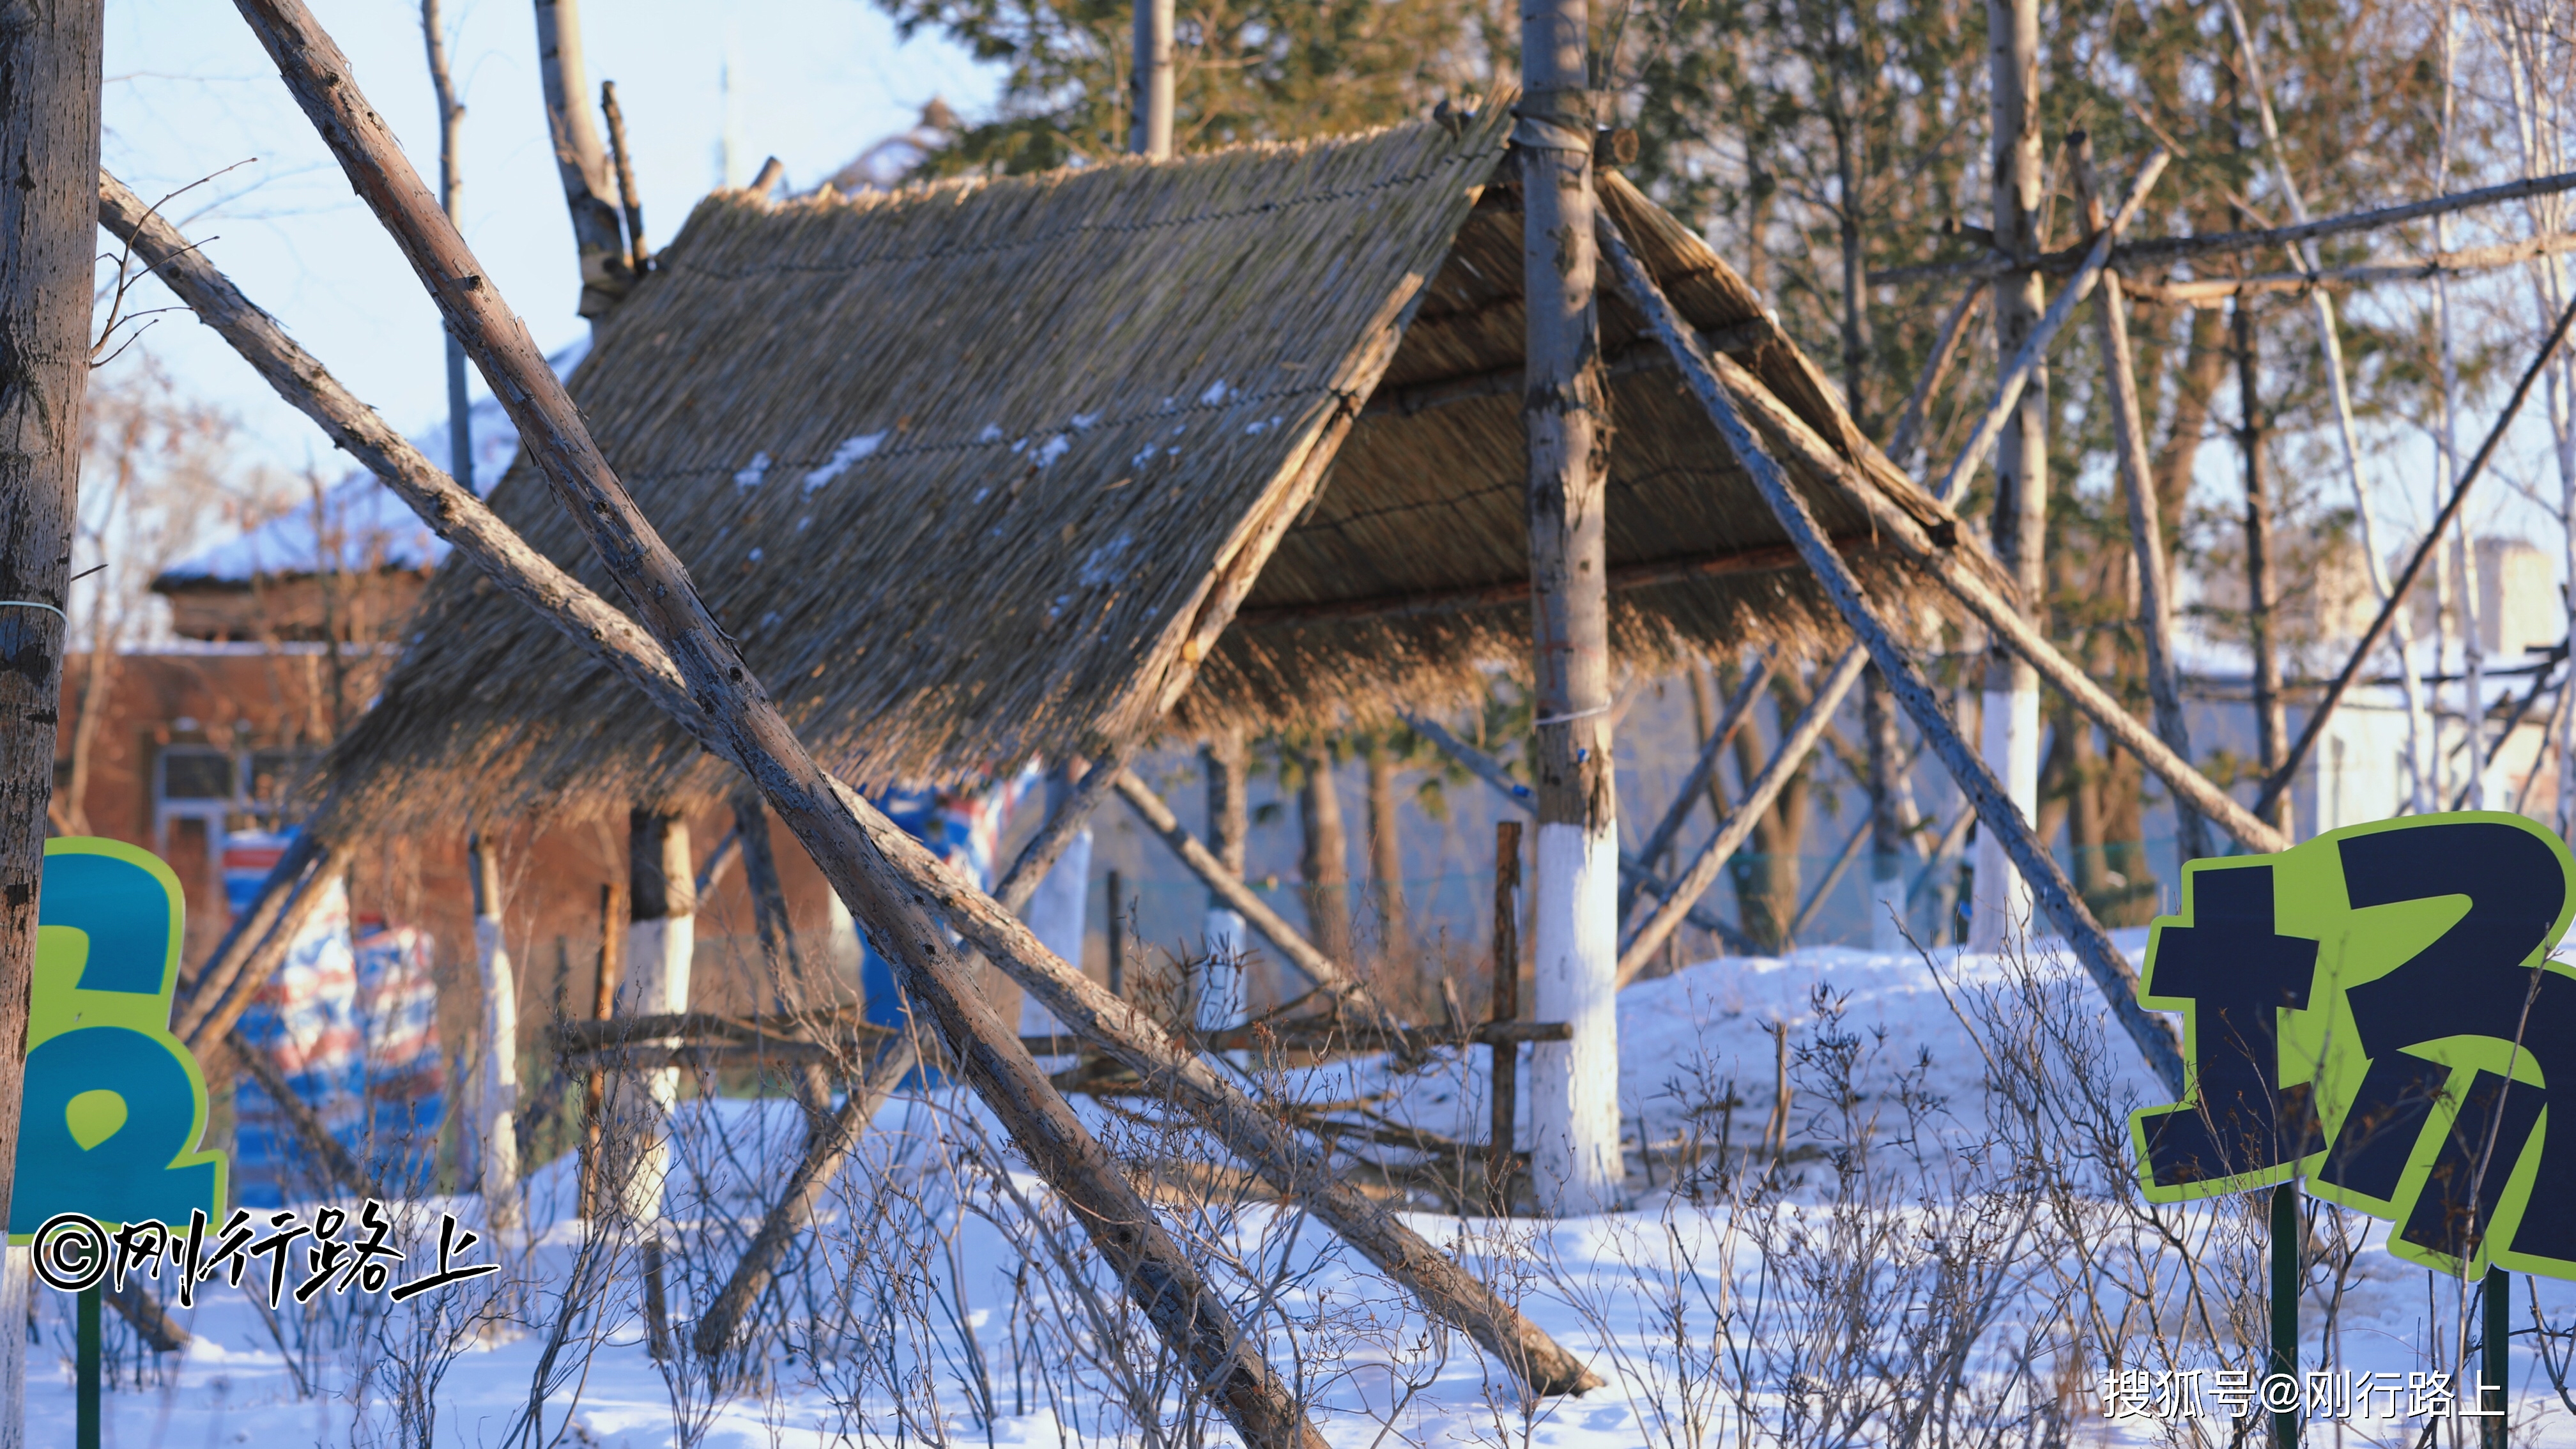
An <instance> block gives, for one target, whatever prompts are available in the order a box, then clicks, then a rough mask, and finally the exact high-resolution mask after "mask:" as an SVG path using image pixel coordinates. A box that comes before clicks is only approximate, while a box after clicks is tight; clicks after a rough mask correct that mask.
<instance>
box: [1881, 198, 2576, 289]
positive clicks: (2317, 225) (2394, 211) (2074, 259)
mask: <svg viewBox="0 0 2576 1449" xmlns="http://www.w3.org/2000/svg"><path fill="white" fill-rule="evenodd" d="M2562 191H2576V171H2562V172H2559V173H2557V174H2556V175H2553V176H2533V177H2528V178H2525V179H2523V180H2520V181H2507V182H2503V183H2501V184H2499V185H2495V186H2483V187H2480V188H2478V189H2477V190H2475V191H2457V192H2452V193H2450V194H2448V195H2443V196H2431V197H2426V198H2424V199H2423V200H2421V201H2408V202H2401V203H2399V204H2398V205H2395V206H2379V207H2373V208H2371V209H2370V210H2368V211H2354V212H2346V213H2345V214H2343V215H2341V216H2322V217H2318V218H2317V219H2316V220H2314V221H2304V222H2298V223H2295V224H2293V225H2290V226H2276V227H2268V228H2265V229H2263V230H2261V231H2224V232H2208V233H2204V234H2201V235H2196V236H2167V237H2151V238H2149V239H2148V240H2146V241H2135V242H2130V243H2128V244H2126V245H2124V246H2122V247H2120V248H2118V249H2117V250H2116V251H2114V252H2113V253H2112V254H2111V263H2112V265H2114V266H2117V267H2121V268H2124V269H2127V270H2131V271H2144V270H2150V269H2153V268H2156V267H2163V266H2170V265H2172V264H2173V263H2175V262H2179V261H2186V260H2190V259H2192V258H2197V257H2216V256H2230V255H2233V254H2235V253H2238V252H2258V251H2269V250H2271V249H2273V248H2275V247H2296V246H2301V245H2303V244H2305V243H2307V242H2311V241H2315V240H2318V239H2320V238H2323V237H2330V236H2347V235H2350V234H2352V233H2354V232H2364V231H2382V230H2385V229H2386V228H2389V227H2392V226H2403V225H2405V224H2406V223H2408V222H2410V221H2422V220H2424V219H2426V218H2428V217H2435V216H2447V215H2450V214H2452V213H2454V212H2461V211H2470V210H2474V209H2475V208H2477V207H2481V206H2501V205H2503V204H2505V203H2506V202H2511V201H2525V200H2529V199H2530V198H2532V197H2535V196H2555V195H2557V194H2558V193H2560V192H2562ZM2083 259H2084V249H2083V248H2082V247H2070V248H2068V249H2066V250H2064V251H2057V252H2050V253H2049V254H2048V255H2046V256H2044V257H2041V258H2039V260H2038V266H2039V269H2040V270H2041V271H2043V272H2053V273H2057V274H2060V275H2063V274H2065V273H2068V272H2072V271H2074V270H2075V269H2076V268H2077V267H2078V266H2080V265H2082V264H2083ZM2027 265H2028V264H2027V263H2024V262H2021V261H2018V260H2009V259H1982V260H1970V261H1956V262H1927V263H1924V264H1922V265H1920V266H1909V267H1889V268H1886V269H1885V270H1883V271H1876V272H1872V273H1870V274H1869V280H1870V284H1871V285H1873V286H1878V285H1883V284H1890V283H1897V282H1921V281H1929V280H1931V279H1933V278H1935V277H1998V276H2003V275H2006V274H2008V273H2011V272H2016V271H2021V270H2023V269H2024V268H2025V267H2026V266H2027ZM2394 270H2404V269H2394ZM2191 285H2194V286H2196V285H2197V284H2191ZM2215 285H2216V286H2218V287H2221V288H2225V289H2229V290H2232V289H2233V288H2234V287H2235V286H2236V283H2235V282H2234V281H2232V280H2230V281H2227V282H2224V283H2218V284H2215Z"/></svg>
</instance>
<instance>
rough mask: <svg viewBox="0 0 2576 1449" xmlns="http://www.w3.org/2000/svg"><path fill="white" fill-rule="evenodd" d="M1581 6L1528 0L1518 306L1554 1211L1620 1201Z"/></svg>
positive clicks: (1614, 812)
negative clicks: (1521, 308)
mask: <svg viewBox="0 0 2576 1449" xmlns="http://www.w3.org/2000/svg"><path fill="white" fill-rule="evenodd" d="M1586 9H1587V7H1586V5H1585V0H1522V4H1521V102H1520V123H1519V124H1518V125H1517V126H1515V127H1514V128H1513V130H1512V142H1513V145H1514V147H1515V148H1516V149H1517V150H1518V152H1519V156H1520V172H1521V226H1522V231H1521V277H1522V284H1523V291H1524V295H1525V296H1526V298H1527V300H1528V314H1529V315H1528V327H1529V331H1528V347H1527V357H1526V361H1525V363H1524V367H1523V376H1524V377H1525V379H1526V384H1525V386H1526V392H1525V394H1524V398H1523V402H1522V404H1521V421H1522V424H1523V426H1524V428H1525V429H1526V430H1527V433H1528V440H1529V521H1530V622H1531V626H1532V632H1533V634H1534V635H1535V638H1534V640H1533V643H1534V646H1535V647H1534V651H1533V653H1534V659H1533V674H1534V677H1535V680H1536V685H1537V688H1536V697H1535V703H1536V705H1537V708H1538V722H1537V742H1536V748H1535V750H1534V751H1533V752H1532V759H1533V762H1534V764H1535V766H1536V768H1535V769H1534V770H1533V771H1532V774H1533V775H1534V776H1535V780H1534V782H1533V783H1534V784H1535V786H1536V790H1535V793H1536V795H1537V811H1536V814H1537V816H1538V870H1537V877H1538V878H1537V883H1536V888H1535V889H1534V891H1533V892H1532V897H1531V911H1530V937H1531V943H1532V946H1533V948H1534V950H1535V956H1536V982H1537V987H1538V991H1537V995H1538V1001H1537V1003H1536V1005H1537V1009H1538V1019H1539V1020H1541V1021H1562V1022H1564V1023H1566V1024H1567V1025H1568V1026H1570V1027H1571V1028H1572V1029H1573V1033H1574V1034H1573V1037H1572V1039H1571V1040H1568V1041H1563V1042H1542V1043H1539V1044H1538V1045H1536V1046H1535V1047H1533V1048H1532V1049H1531V1053H1530V1067H1531V1070H1530V1162H1531V1168H1530V1180H1531V1183H1532V1185H1533V1186H1534V1187H1535V1189H1536V1191H1537V1194H1538V1201H1539V1205H1540V1207H1542V1208H1543V1209H1545V1210H1547V1211H1549V1212H1554V1213H1560V1214H1572V1213H1594V1212H1605V1211H1608V1210H1610V1209H1612V1208H1615V1207H1617V1206H1618V1205H1619V1202H1620V1199H1621V1195H1622V1186H1623V1179H1624V1176H1625V1168H1624V1164H1623V1162H1622V1160H1621V1156H1620V1151H1619V1024H1618V1010H1617V1005H1618V1003H1617V993H1618V972H1619V916H1618V909H1619V825H1618V798H1617V795H1616V793H1615V790H1614V783H1613V778H1612V775H1611V755H1610V746H1611V729H1610V704H1611V700H1610V600H1609V594H1608V592H1607V588H1606V584H1607V577H1608V576H1607V572H1606V570H1607V566H1608V565H1607V545H1606V541H1605V535H1604V533H1603V523H1604V520H1603V517H1602V504H1603V496H1602V495H1603V485H1604V483H1605V482H1606V479H1607V472H1608V468H1607V463H1608V459H1607V457H1606V456H1605V455H1606V452H1607V447H1606V445H1607V443H1608V429H1607V427H1606V426H1605V423H1606V417H1605V414H1606V413H1607V411H1608V405H1609V394H1608V389H1607V385H1606V382H1605V380H1604V378H1603V375H1602V371H1601V345H1600V344H1601V339H1600V333H1599V329H1598V325H1597V319H1596V314H1595V311H1594V298H1593V285H1594V270H1595V266H1596V264H1597V260H1598V258H1597V248H1598V243H1597V242H1596V241H1595V239H1594V236H1593V210H1594V202H1593V194H1592V139H1593V131H1594V127H1595V125H1596V124H1597V122H1596V119H1595V116H1594V112H1593V100H1592V94H1591V92H1590V90H1589V89H1588V86H1589V84H1590V82H1589V79H1588V75H1587V69H1586V54H1585V48H1586V44H1587V39H1588V37H1587V35H1586V32H1585V26H1586V21H1587V18H1588V17H1587V15H1586Z"/></svg>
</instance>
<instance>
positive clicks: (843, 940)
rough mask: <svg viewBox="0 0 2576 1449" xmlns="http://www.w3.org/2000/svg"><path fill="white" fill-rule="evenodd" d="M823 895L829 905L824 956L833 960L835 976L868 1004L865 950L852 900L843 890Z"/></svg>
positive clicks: (862, 1001) (830, 960) (857, 997)
mask: <svg viewBox="0 0 2576 1449" xmlns="http://www.w3.org/2000/svg"><path fill="white" fill-rule="evenodd" d="M823 898H824V900H825V902H826V903H827V904H828V905H829V906H830V911H829V914H828V916H827V917H826V919H825V922H824V927H823V952H824V959H826V960H828V961H829V962H831V964H832V971H833V976H834V979H835V980H836V981H838V982H839V983H840V984H841V985H843V986H845V987H847V988H849V990H850V993H851V995H852V996H853V997H854V998H856V999H857V1000H858V1001H859V1002H860V1003H862V1004H865V1002H866V1000H867V983H866V981H865V980H864V979H862V977H861V975H860V972H859V967H860V964H861V963H862V962H863V961H864V959H865V957H866V953H865V952H864V951H862V950H861V949H860V948H859V923H858V922H857V921H855V920H852V919H851V918H850V907H849V903H848V902H846V901H844V900H842V899H841V895H840V892H838V891H825V892H824V893H823Z"/></svg>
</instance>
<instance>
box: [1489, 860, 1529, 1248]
mask: <svg viewBox="0 0 2576 1449" xmlns="http://www.w3.org/2000/svg"><path fill="white" fill-rule="evenodd" d="M1520 893H1521V823H1520V822H1519V821H1517V820H1497V821H1495V822H1494V987H1493V1007H1492V1009H1491V1010H1490V1011H1488V1012H1487V1013H1486V1017H1487V1019H1488V1020H1490V1021H1492V1022H1493V1023H1495V1024H1496V1025H1500V1024H1502V1023H1504V1022H1507V1021H1517V1020H1519V1018H1520V1014H1521V914H1520V913H1521V903H1520ZM1491 1051H1492V1053H1493V1055H1492V1063H1493V1065H1492V1071H1491V1075H1490V1080H1489V1082H1488V1085H1487V1088H1486V1096H1487V1099H1488V1101H1487V1105H1488V1109H1489V1110H1488V1111H1487V1113H1486V1119H1487V1125H1486V1129H1485V1196H1486V1198H1487V1200H1488V1201H1490V1202H1491V1203H1492V1204H1493V1207H1492V1212H1493V1214H1494V1216H1496V1217H1498V1218H1507V1217H1510V1216H1511V1215H1512V1177H1513V1174H1514V1173H1516V1172H1517V1171H1518V1170H1519V1168H1520V1164H1521V1158H1520V1142H1519V1133H1518V1131H1517V1128H1518V1125H1519V1124H1518V1117H1519V1104H1520V1090H1521V1088H1520V1080H1521V1079H1520V1048H1519V1046H1517V1045H1516V1044H1514V1043H1511V1042H1501V1041H1498V1042H1495V1043H1494V1044H1493V1046H1492V1048H1491Z"/></svg>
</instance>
